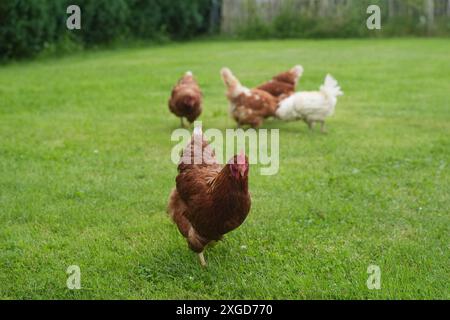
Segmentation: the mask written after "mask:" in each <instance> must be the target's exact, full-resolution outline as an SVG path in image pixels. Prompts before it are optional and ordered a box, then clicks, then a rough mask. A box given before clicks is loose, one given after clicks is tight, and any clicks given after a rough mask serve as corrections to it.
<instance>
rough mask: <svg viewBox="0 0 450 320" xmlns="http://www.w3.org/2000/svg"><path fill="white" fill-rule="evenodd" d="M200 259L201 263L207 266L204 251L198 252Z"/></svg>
mask: <svg viewBox="0 0 450 320" xmlns="http://www.w3.org/2000/svg"><path fill="white" fill-rule="evenodd" d="M198 259H199V260H200V265H201V266H202V267H203V268H205V267H206V261H205V256H204V255H203V251H202V252H200V253H199V254H198Z"/></svg>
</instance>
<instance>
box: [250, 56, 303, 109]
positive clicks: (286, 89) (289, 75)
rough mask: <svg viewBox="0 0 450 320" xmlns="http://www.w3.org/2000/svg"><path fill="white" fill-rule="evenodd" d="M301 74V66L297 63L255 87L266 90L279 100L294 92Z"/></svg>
mask: <svg viewBox="0 0 450 320" xmlns="http://www.w3.org/2000/svg"><path fill="white" fill-rule="evenodd" d="M302 74H303V67H302V66H300V65H298V66H295V67H293V68H292V69H290V70H289V71H286V72H283V73H280V74H279V75H276V76H275V77H273V78H272V80H270V81H268V82H266V83H264V84H262V85H260V86H258V87H257V89H259V90H263V91H266V92H268V93H270V94H271V95H273V96H274V97H277V98H278V100H279V101H281V100H283V99H285V98H287V97H289V96H290V95H292V94H294V93H295V91H296V86H297V83H298V80H299V79H300V77H301V76H302Z"/></svg>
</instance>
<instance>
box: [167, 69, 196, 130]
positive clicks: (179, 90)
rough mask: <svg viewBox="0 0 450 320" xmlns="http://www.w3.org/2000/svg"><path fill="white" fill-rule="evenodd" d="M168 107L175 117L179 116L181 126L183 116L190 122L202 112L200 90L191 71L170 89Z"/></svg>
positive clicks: (182, 124)
mask: <svg viewBox="0 0 450 320" xmlns="http://www.w3.org/2000/svg"><path fill="white" fill-rule="evenodd" d="M169 109H170V111H171V112H172V113H173V114H175V115H176V116H177V117H180V119H181V126H182V127H184V122H183V118H186V119H187V120H188V121H189V122H190V123H192V122H194V121H195V120H196V119H197V118H198V116H199V115H200V114H201V113H202V92H201V91H200V87H199V86H198V84H197V82H196V81H195V79H194V76H193V75H192V72H190V71H188V72H186V74H185V75H184V76H183V77H182V78H181V79H180V80H179V81H178V83H177V84H176V86H175V87H174V88H173V89H172V96H171V97H170V100H169Z"/></svg>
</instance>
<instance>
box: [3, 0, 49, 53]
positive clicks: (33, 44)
mask: <svg viewBox="0 0 450 320" xmlns="http://www.w3.org/2000/svg"><path fill="white" fill-rule="evenodd" d="M53 9H54V6H53V5H52V3H51V2H50V1H47V0H36V1H27V0H15V1H11V0H2V1H0V57H24V56H27V55H31V54H35V53H37V52H39V51H41V50H42V49H43V48H44V47H45V46H46V45H47V44H48V43H50V42H52V41H53V40H54V39H55V34H56V29H57V26H56V21H55V20H54V19H53V17H52V12H53Z"/></svg>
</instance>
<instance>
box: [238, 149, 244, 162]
mask: <svg viewBox="0 0 450 320" xmlns="http://www.w3.org/2000/svg"><path fill="white" fill-rule="evenodd" d="M237 164H245V152H244V150H243V149H242V150H241V152H240V153H239V155H238V156H237Z"/></svg>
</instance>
